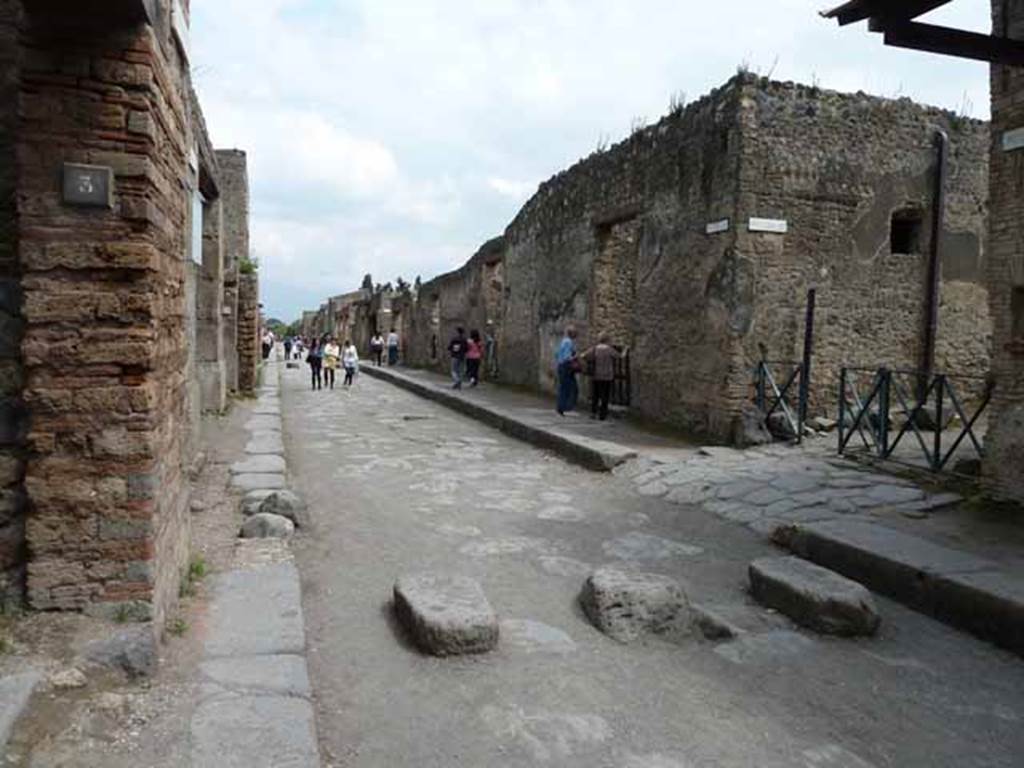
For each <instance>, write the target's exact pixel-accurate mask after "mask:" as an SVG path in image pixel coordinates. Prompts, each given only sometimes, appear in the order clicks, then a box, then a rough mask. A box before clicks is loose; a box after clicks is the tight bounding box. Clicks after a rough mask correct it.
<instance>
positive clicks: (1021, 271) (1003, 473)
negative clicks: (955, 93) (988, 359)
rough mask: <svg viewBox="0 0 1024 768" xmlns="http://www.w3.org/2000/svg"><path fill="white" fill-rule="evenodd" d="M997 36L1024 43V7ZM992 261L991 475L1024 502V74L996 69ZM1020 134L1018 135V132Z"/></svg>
mask: <svg viewBox="0 0 1024 768" xmlns="http://www.w3.org/2000/svg"><path fill="white" fill-rule="evenodd" d="M992 12H993V13H992V23H993V30H994V34H996V35H1003V36H1006V37H1010V38H1013V39H1015V40H1024V0H993V2H992ZM991 86H992V143H991V150H992V172H991V180H990V185H989V189H990V195H991V199H990V203H989V206H990V212H991V213H990V215H991V236H990V241H989V255H988V260H987V264H988V282H989V288H990V296H989V301H990V307H991V314H992V319H993V323H994V330H993V340H994V344H993V347H994V360H993V366H992V372H993V374H994V375H995V378H996V381H997V388H996V391H995V400H994V403H993V412H992V415H991V417H990V419H989V423H990V425H991V427H990V430H989V433H988V437H987V440H986V447H987V449H988V455H987V456H986V461H985V473H986V475H987V476H988V478H989V479H990V481H991V482H992V484H993V486H994V487H995V489H996V490H997V491H998V492H1000V493H1002V494H1006V495H1010V496H1014V497H1016V498H1017V499H1024V68H1021V67H1007V66H993V67H992V73H991ZM1014 131H1015V132H1016V133H1013V132H1014Z"/></svg>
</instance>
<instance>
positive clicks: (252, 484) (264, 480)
mask: <svg viewBox="0 0 1024 768" xmlns="http://www.w3.org/2000/svg"><path fill="white" fill-rule="evenodd" d="M284 485H285V483H284V475H280V474H265V473H260V474H246V475H233V476H232V478H231V487H232V488H235V489H236V490H239V491H257V490H262V489H265V488H266V489H270V490H272V491H276V490H278V489H280V488H284Z"/></svg>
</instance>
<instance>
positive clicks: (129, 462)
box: [18, 9, 193, 626]
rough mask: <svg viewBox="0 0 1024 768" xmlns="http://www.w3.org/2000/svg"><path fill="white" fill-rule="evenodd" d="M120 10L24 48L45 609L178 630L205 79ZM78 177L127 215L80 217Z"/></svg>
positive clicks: (39, 582) (29, 295)
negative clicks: (70, 197) (64, 182)
mask: <svg viewBox="0 0 1024 768" xmlns="http://www.w3.org/2000/svg"><path fill="white" fill-rule="evenodd" d="M111 10H112V12H111V13H110V14H109V15H103V14H99V13H96V12H95V10H91V11H89V12H88V13H86V12H84V11H83V15H82V16H81V17H76V14H75V13H73V12H68V13H66V14H62V15H61V16H59V17H56V16H52V15H46V14H39V15H37V16H34V17H32V18H31V19H30V25H29V29H28V30H27V32H26V35H25V37H24V41H25V44H26V50H25V66H24V71H23V76H22V79H21V90H20V97H19V98H20V116H21V122H20V125H19V133H18V158H19V164H18V174H19V177H18V189H19V209H18V216H19V221H18V235H19V241H20V253H21V260H22V268H23V286H22V287H23V290H24V297H25V298H24V313H25V318H26V321H27V326H26V331H25V337H24V341H23V343H22V354H23V356H24V363H25V371H26V390H25V399H26V402H27V404H28V406H29V407H30V409H31V411H32V426H31V432H30V435H29V449H30V454H29V461H28V466H27V472H26V481H25V483H26V488H27V490H28V493H29V497H30V503H31V515H30V518H29V523H28V540H29V545H30V548H31V553H32V562H31V563H30V565H29V583H28V587H29V598H30V601H31V604H32V605H33V606H34V607H36V608H40V609H85V610H89V611H94V612H97V613H101V614H107V615H112V614H115V613H116V614H118V615H124V614H125V612H127V613H128V614H129V615H136V616H139V617H144V616H152V617H153V618H154V619H155V626H161V624H162V621H163V616H164V612H165V610H166V608H167V607H168V606H169V605H172V604H173V603H174V601H175V600H176V599H177V594H178V587H179V581H180V575H181V572H182V569H183V568H184V567H185V565H186V563H187V558H188V535H189V518H188V512H187V508H188V483H187V482H186V481H185V479H184V477H183V471H184V466H185V463H186V461H187V459H188V457H187V456H186V455H185V447H184V440H185V438H186V436H187V434H188V428H187V422H188V416H187V413H186V411H185V404H186V381H185V371H186V363H187V358H188V351H187V336H186V333H185V318H186V291H185V247H186V238H187V237H188V227H187V218H188V214H187V210H188V206H189V199H188V195H187V193H186V192H185V191H184V190H183V187H182V181H183V177H184V175H185V173H186V169H187V167H188V162H189V149H190V147H192V146H193V137H192V132H191V131H192V129H191V115H190V110H189V99H188V95H189V91H188V67H187V63H186V62H185V61H184V60H183V58H182V55H181V52H180V50H179V48H178V46H177V44H176V42H175V41H174V40H173V39H172V36H171V35H172V33H171V32H170V24H169V20H168V19H167V18H166V17H162V18H160V19H157V22H156V24H155V25H154V26H143V25H136V24H135V23H131V24H126V23H123V22H122V20H121V19H120V18H119V17H118V15H117V13H114V12H113V9H111ZM166 12H167V9H164V13H166ZM65 162H77V163H86V164H94V165H101V166H109V167H111V168H113V171H114V190H113V192H114V194H113V200H114V204H113V207H112V208H102V207H100V208H84V207H73V206H69V205H66V204H64V203H63V202H62V200H61V196H60V179H61V177H62V168H63V164H64V163H65Z"/></svg>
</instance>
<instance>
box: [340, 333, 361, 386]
mask: <svg viewBox="0 0 1024 768" xmlns="http://www.w3.org/2000/svg"><path fill="white" fill-rule="evenodd" d="M341 365H342V367H343V368H344V369H345V386H346V387H351V386H352V382H353V381H354V380H355V377H356V372H357V371H358V370H359V353H358V352H356V345H355V344H353V343H352V342H351V341H348V340H347V339H346V341H345V346H344V347H343V348H342V350H341Z"/></svg>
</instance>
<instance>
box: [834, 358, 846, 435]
mask: <svg viewBox="0 0 1024 768" xmlns="http://www.w3.org/2000/svg"><path fill="white" fill-rule="evenodd" d="M845 425H846V368H841V369H840V370H839V427H838V428H837V430H836V433H837V434H838V435H839V454H840V455H842V453H843V445H844V443H843V428H844V426H845Z"/></svg>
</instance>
